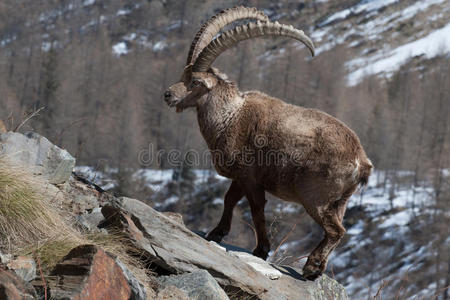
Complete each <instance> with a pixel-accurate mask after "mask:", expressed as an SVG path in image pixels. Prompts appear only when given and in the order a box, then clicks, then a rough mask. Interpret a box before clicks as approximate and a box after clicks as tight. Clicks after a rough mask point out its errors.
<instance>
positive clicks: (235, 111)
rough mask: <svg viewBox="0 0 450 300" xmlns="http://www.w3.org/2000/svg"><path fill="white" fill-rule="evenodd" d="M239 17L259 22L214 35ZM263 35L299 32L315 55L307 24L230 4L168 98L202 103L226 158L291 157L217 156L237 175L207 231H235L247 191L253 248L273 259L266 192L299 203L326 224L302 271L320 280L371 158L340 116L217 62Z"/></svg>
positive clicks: (201, 37) (180, 103)
mask: <svg viewBox="0 0 450 300" xmlns="http://www.w3.org/2000/svg"><path fill="white" fill-rule="evenodd" d="M240 19H252V20H256V22H249V23H248V24H245V25H240V26H237V27H235V28H234V29H232V30H230V31H226V32H224V33H222V34H220V35H219V36H218V37H216V38H214V37H215V36H216V35H217V34H218V33H219V31H220V30H221V29H222V28H223V27H225V26H226V25H228V24H230V23H232V22H234V21H236V20H240ZM260 36H283V37H291V38H294V39H296V40H298V41H300V42H302V43H303V44H305V45H306V47H307V48H309V50H310V51H311V53H312V55H314V45H313V43H312V41H311V40H310V39H309V38H308V37H307V36H306V35H305V34H304V33H303V31H301V30H298V29H295V28H294V27H292V26H289V25H284V24H279V23H278V22H275V23H273V22H270V21H269V19H268V17H267V16H266V15H265V14H264V13H263V12H261V11H258V10H257V9H255V8H246V7H235V8H231V9H227V10H224V11H222V12H221V13H219V14H217V15H216V16H214V17H212V18H211V19H210V20H208V21H207V22H206V23H205V24H204V25H203V26H202V28H201V29H200V30H199V32H198V33H197V35H196V36H195V39H194V41H193V42H192V45H191V48H190V51H189V55H188V59H187V63H186V67H185V68H184V72H183V74H182V77H181V80H180V81H179V82H177V83H175V84H173V85H172V86H170V87H169V88H168V89H167V91H166V92H165V94H164V98H165V101H166V102H167V104H168V105H169V106H172V107H176V110H177V112H181V111H183V110H184V109H186V108H189V107H195V108H196V110H197V119H198V124H199V127H200V131H201V133H202V135H203V137H204V139H205V141H206V143H207V145H208V148H209V149H210V150H211V151H220V153H221V154H222V155H223V156H225V157H222V159H225V160H227V158H228V157H227V156H229V157H230V158H231V157H232V156H233V155H235V153H241V152H242V149H244V148H245V149H254V150H255V151H250V152H248V153H260V152H261V151H262V152H263V153H265V154H267V153H269V152H273V153H281V154H283V157H284V158H285V159H283V160H282V163H280V161H279V160H271V159H268V160H265V161H264V163H254V164H249V163H247V162H248V157H242V156H241V157H240V156H237V157H233V159H232V160H231V161H232V162H233V163H232V164H221V163H220V162H219V161H217V160H215V159H214V156H212V158H213V159H212V160H213V163H214V166H215V168H216V170H217V172H218V173H219V174H220V175H222V176H225V177H228V178H230V179H231V180H232V183H231V185H230V187H229V189H228V191H227V193H226V194H225V202H224V210H223V215H222V218H221V220H220V222H219V223H218V225H217V226H216V227H215V228H214V229H213V230H212V231H211V232H209V234H208V235H207V239H208V240H213V241H216V242H220V241H221V240H222V238H223V237H224V236H225V235H227V234H228V232H229V231H230V227H231V219H232V216H233V209H234V207H235V206H236V204H237V203H238V201H239V200H240V199H241V198H243V197H244V196H245V197H246V198H247V200H248V201H249V204H250V208H251V213H252V219H253V222H254V225H255V230H256V233H257V246H256V248H255V249H254V250H253V254H254V255H256V256H259V257H261V258H263V259H266V258H267V255H268V253H269V251H270V243H269V239H268V237H267V233H266V227H265V216H264V207H265V204H266V199H265V192H269V193H271V194H273V195H275V196H276V197H279V198H280V199H282V200H285V201H289V202H296V203H300V204H301V205H303V207H304V208H305V210H306V211H307V212H308V214H309V215H310V216H311V217H312V218H313V219H314V220H315V221H316V222H317V223H318V224H319V225H320V226H321V227H322V228H323V230H324V232H325V236H324V238H323V240H322V241H321V242H320V243H319V245H318V246H317V247H316V248H315V249H314V250H313V251H312V252H311V254H310V255H309V256H308V260H307V262H306V264H305V266H304V267H303V276H304V277H305V278H307V279H311V280H314V279H316V278H317V277H319V276H320V275H321V274H322V273H323V272H324V270H325V269H326V266H327V261H328V257H329V255H330V253H331V252H332V251H333V250H334V249H335V248H336V246H337V245H338V243H339V241H340V240H341V238H342V237H343V235H344V233H345V229H344V227H343V226H342V220H343V218H344V214H345V209H346V206H347V202H348V200H349V198H350V196H351V195H352V194H353V193H354V192H355V190H356V189H357V187H358V185H360V184H366V183H367V181H368V178H369V176H370V173H371V170H372V163H371V162H370V160H369V159H368V158H367V156H366V153H365V152H364V149H363V148H362V146H361V144H360V141H359V139H358V137H357V136H356V134H355V133H354V132H353V131H352V130H351V129H350V128H348V127H347V126H346V125H345V124H344V123H342V122H341V121H339V120H337V119H335V118H334V117H332V116H330V115H328V114H326V113H324V112H321V111H318V110H314V109H306V108H303V107H299V106H295V105H291V104H288V103H285V102H283V101H281V100H279V99H276V98H273V97H270V96H268V95H265V94H263V93H261V92H258V91H251V92H241V91H239V89H238V87H237V86H236V84H235V83H233V82H230V81H228V80H227V78H226V76H225V75H224V74H221V73H220V72H219V71H218V70H217V69H215V68H212V67H211V64H212V63H213V62H214V60H215V59H216V58H217V57H218V56H219V55H220V54H221V53H222V52H224V51H225V50H227V49H229V48H230V47H232V46H234V45H235V44H237V43H238V42H240V41H242V40H246V39H251V38H255V37H260ZM261 136H263V137H265V139H266V143H265V144H264V145H262V146H261V145H260V144H258V143H257V142H256V141H257V139H258V137H261ZM294 153H295V156H296V157H295V159H293V157H292V156H293V154H294ZM227 161H229V160H227ZM255 161H257V160H255Z"/></svg>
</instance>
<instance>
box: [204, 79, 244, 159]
mask: <svg viewBox="0 0 450 300" xmlns="http://www.w3.org/2000/svg"><path fill="white" fill-rule="evenodd" d="M243 104H244V99H243V98H242V97H241V95H240V93H239V91H238V90H237V88H236V87H234V86H230V85H228V84H224V85H218V86H216V87H215V88H214V89H213V90H212V91H211V92H210V93H209V94H208V95H207V96H206V97H204V99H202V101H201V103H200V104H199V105H198V107H197V118H198V123H199V126H200V131H201V133H202V135H203V138H204V139H205V140H206V143H207V144H208V147H209V148H210V149H211V150H216V149H221V150H225V149H226V148H227V147H226V144H227V143H229V142H230V141H229V138H227V137H230V130H231V131H232V130H233V127H234V124H235V123H236V120H237V118H238V116H239V112H240V109H241V107H242V105H243Z"/></svg>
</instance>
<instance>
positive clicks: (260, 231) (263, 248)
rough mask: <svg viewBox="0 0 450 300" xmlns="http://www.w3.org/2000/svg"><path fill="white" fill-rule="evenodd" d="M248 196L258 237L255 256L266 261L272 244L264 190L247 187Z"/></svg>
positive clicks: (254, 251)
mask: <svg viewBox="0 0 450 300" xmlns="http://www.w3.org/2000/svg"><path fill="white" fill-rule="evenodd" d="M246 196H247V199H248V202H249V204H250V209H251V211H252V219H253V224H254V225H255V230H256V236H257V245H256V248H255V249H254V250H253V255H255V256H258V257H260V258H262V259H264V260H265V259H266V258H267V255H268V253H269V251H270V242H269V239H268V238H267V233H266V218H265V216H264V207H265V206H266V199H265V194H264V189H263V188H261V187H252V188H248V187H246Z"/></svg>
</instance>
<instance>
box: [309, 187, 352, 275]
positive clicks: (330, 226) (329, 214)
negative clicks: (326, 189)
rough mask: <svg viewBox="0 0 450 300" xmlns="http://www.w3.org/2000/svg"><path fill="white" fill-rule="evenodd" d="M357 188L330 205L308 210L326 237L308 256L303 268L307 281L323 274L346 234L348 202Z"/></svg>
mask: <svg viewBox="0 0 450 300" xmlns="http://www.w3.org/2000/svg"><path fill="white" fill-rule="evenodd" d="M355 188H356V186H355V187H352V188H351V189H349V190H348V191H346V192H345V193H344V194H343V195H342V197H341V198H340V199H339V200H337V201H334V202H332V203H330V204H329V205H327V206H325V207H322V208H318V207H308V208H306V207H305V208H306V210H307V211H308V213H309V214H310V215H311V217H313V219H314V220H315V221H316V222H317V223H318V224H319V225H320V226H321V227H322V228H323V230H324V231H325V236H324V238H323V240H322V241H321V242H320V243H319V245H318V246H317V247H316V248H315V249H314V250H313V251H312V252H311V254H310V255H309V256H308V260H307V262H306V264H305V266H304V267H303V276H304V277H305V278H306V279H310V280H315V279H316V278H318V277H319V276H320V275H322V274H323V272H324V271H325V269H326V267H327V262H328V256H329V255H330V254H331V252H332V251H333V250H334V249H335V248H336V246H337V245H338V244H339V242H340V240H341V239H342V237H343V236H344V234H345V228H344V226H342V220H343V218H344V214H345V209H346V207H347V202H348V199H349V198H350V196H351V195H352V193H353V192H354V190H355Z"/></svg>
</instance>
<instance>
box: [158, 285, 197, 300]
mask: <svg viewBox="0 0 450 300" xmlns="http://www.w3.org/2000/svg"><path fill="white" fill-rule="evenodd" d="M152 299H155V300H174V299H176V300H192V299H191V298H189V296H188V295H187V294H186V292H185V291H182V290H180V289H179V288H177V287H175V286H167V287H165V288H164V289H162V290H160V291H159V293H158V295H157V296H156V297H155V298H152Z"/></svg>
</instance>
